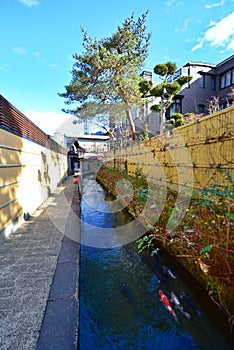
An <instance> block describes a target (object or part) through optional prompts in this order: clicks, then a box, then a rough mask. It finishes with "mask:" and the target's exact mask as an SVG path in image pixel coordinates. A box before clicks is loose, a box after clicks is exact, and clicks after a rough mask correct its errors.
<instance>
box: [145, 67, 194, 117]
mask: <svg viewBox="0 0 234 350" xmlns="http://www.w3.org/2000/svg"><path fill="white" fill-rule="evenodd" d="M176 69H177V68H176V64H175V63H173V62H167V63H163V64H157V65H156V66H155V67H154V73H155V74H157V75H158V76H159V77H160V79H161V80H162V83H160V84H157V85H156V86H154V87H153V88H152V86H151V84H149V83H148V82H147V81H146V80H145V81H142V82H141V83H140V85H139V88H140V92H141V94H142V97H152V96H153V97H161V99H162V101H163V103H164V108H165V109H167V108H168V107H169V106H170V105H171V103H172V100H173V97H174V96H175V95H176V94H178V93H179V91H180V90H181V88H182V87H183V85H184V84H186V83H188V82H189V81H190V80H191V79H192V77H190V76H181V77H179V78H178V79H177V80H176V81H173V82H168V78H169V77H170V76H171V75H173V74H174V73H175V72H176ZM151 110H152V111H155V112H160V111H161V106H160V105H159V104H156V105H154V106H152V107H151Z"/></svg>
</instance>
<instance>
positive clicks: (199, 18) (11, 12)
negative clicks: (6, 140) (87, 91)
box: [0, 0, 234, 133]
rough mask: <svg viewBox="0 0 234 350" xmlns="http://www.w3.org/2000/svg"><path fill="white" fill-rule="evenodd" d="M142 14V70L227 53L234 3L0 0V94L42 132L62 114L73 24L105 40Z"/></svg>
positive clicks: (77, 41) (76, 46)
mask: <svg viewBox="0 0 234 350" xmlns="http://www.w3.org/2000/svg"><path fill="white" fill-rule="evenodd" d="M146 10H149V14H148V17H147V22H146V25H147V32H149V33H151V42H150V47H149V55H148V58H147V61H146V68H147V69H153V67H154V66H155V65H156V64H158V63H163V62H167V61H172V62H175V63H176V65H177V67H180V66H182V65H184V64H186V63H187V62H189V61H203V62H208V63H214V64H216V63H219V62H221V61H222V60H224V59H226V58H227V57H229V56H231V55H232V54H233V53H234V0H148V1H146V0H145V1H142V0H118V1H112V0H98V1H97V0H89V1H85V0H83V1H82V0H0V13H1V21H0V31H1V45H0V94H1V95H3V96H4V97H5V98H6V99H7V100H8V101H9V102H11V103H12V104H13V105H14V106H15V107H16V108H18V109H19V110H20V111H21V112H23V113H24V114H25V115H26V116H27V117H28V118H29V119H31V120H33V121H34V122H35V123H36V124H38V125H39V126H40V127H41V128H42V129H44V131H46V132H48V133H52V131H53V129H56V128H57V127H58V126H59V125H60V124H61V123H62V122H63V121H64V119H66V118H67V116H66V115H65V114H64V113H62V112H61V109H62V108H64V107H66V106H65V104H64V100H63V99H62V98H61V97H59V96H58V93H61V92H64V91H65V90H64V86H65V85H68V84H69V82H70V80H71V74H70V70H71V68H72V65H73V59H72V55H73V54H74V53H81V52H82V45H81V44H82V34H81V29H80V26H81V25H83V26H84V28H86V29H87V30H88V33H89V35H90V36H92V37H96V38H102V37H104V36H109V35H111V34H112V33H113V32H114V31H115V30H116V28H117V26H118V25H121V24H122V23H123V21H124V19H125V18H127V17H129V16H130V15H131V13H132V12H133V11H134V13H135V17H136V18H137V17H139V16H140V15H141V14H142V13H143V12H145V11H146Z"/></svg>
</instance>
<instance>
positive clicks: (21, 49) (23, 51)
mask: <svg viewBox="0 0 234 350" xmlns="http://www.w3.org/2000/svg"><path fill="white" fill-rule="evenodd" d="M13 51H14V52H15V53H17V55H26V53H27V50H26V49H25V48H24V47H14V48H13Z"/></svg>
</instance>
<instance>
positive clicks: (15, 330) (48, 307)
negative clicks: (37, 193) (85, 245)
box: [0, 177, 80, 350]
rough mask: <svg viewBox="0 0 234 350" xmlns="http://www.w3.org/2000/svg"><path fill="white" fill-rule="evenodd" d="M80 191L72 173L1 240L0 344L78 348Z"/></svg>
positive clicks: (23, 348)
mask: <svg viewBox="0 0 234 350" xmlns="http://www.w3.org/2000/svg"><path fill="white" fill-rule="evenodd" d="M79 236H80V230H79V197H78V194H77V191H76V188H75V185H74V184H73V178H72V177H70V178H68V179H67V180H66V181H65V183H64V184H63V185H62V186H61V187H59V188H58V189H57V190H56V192H55V193H53V194H52V195H51V196H50V197H49V199H48V200H47V201H46V202H45V203H44V205H43V206H41V207H40V208H39V209H38V210H37V211H36V212H35V213H34V215H33V216H32V217H31V218H30V219H29V221H26V222H25V223H24V224H23V225H22V226H21V227H20V228H19V229H18V230H17V231H16V232H15V234H14V235H12V236H11V238H10V239H9V240H8V241H6V242H5V243H3V244H2V245H0V349H1V350H9V349H12V350H13V349H14V350H15V349H17V350H34V349H37V350H42V349H43V350H50V349H51V350H52V349H56V350H59V349H61V350H70V349H71V350H73V349H74V350H75V349H76V340H77V334H78V331H77V330H78V270H79V263H78V260H79V241H80V239H79Z"/></svg>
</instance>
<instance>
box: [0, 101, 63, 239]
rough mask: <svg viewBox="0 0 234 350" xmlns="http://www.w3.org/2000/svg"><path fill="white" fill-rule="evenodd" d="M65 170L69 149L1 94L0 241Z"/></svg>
mask: <svg viewBox="0 0 234 350" xmlns="http://www.w3.org/2000/svg"><path fill="white" fill-rule="evenodd" d="M66 174H67V152H66V150H65V149H64V148H63V147H61V146H60V145H58V144H57V143H56V142H55V141H53V140H51V139H50V137H49V136H48V135H46V134H45V133H44V132H43V131H42V130H41V129H39V128H38V127H37V126H36V125H35V124H33V123H32V122H31V121H30V120H29V119H27V118H26V117H25V116H24V115H23V114H22V113H21V112H19V111H18V110H17V109H16V108H15V107H14V106H12V105H11V104H10V103H9V102H8V101H7V100H6V99H4V98H3V97H2V96H1V95H0V241H1V240H4V239H6V238H7V237H8V236H9V235H10V234H11V233H13V232H14V231H15V230H16V229H17V227H18V226H19V225H20V224H21V223H22V222H23V220H24V217H25V215H26V216H27V215H28V214H30V215H31V214H32V213H33V212H34V211H35V209H36V208H37V207H38V206H39V205H40V204H42V203H43V201H44V200H45V199H46V198H47V197H48V195H49V194H50V193H51V192H53V191H54V190H55V189H56V187H57V186H58V184H59V183H61V181H62V179H63V178H64V177H65V176H66Z"/></svg>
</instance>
